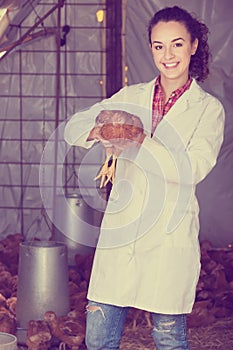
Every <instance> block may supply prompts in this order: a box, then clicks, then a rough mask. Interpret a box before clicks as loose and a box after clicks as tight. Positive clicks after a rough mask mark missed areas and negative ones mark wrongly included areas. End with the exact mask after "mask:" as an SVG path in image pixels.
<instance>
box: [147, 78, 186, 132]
mask: <svg viewBox="0 0 233 350" xmlns="http://www.w3.org/2000/svg"><path fill="white" fill-rule="evenodd" d="M191 83H192V78H189V79H188V81H187V82H186V83H185V84H184V85H183V86H182V87H180V88H179V89H177V90H175V91H173V92H172V94H171V96H170V97H169V99H168V101H167V102H166V103H164V100H165V95H164V92H163V89H162V87H161V84H160V77H158V78H157V79H156V81H155V89H154V98H153V102H152V131H151V134H152V135H153V134H154V131H155V129H156V128H157V126H158V124H159V122H160V121H161V120H162V118H163V116H164V115H165V114H167V112H168V111H169V110H170V108H171V107H172V106H173V105H174V104H175V103H176V101H177V100H178V98H179V97H180V96H181V95H182V94H183V93H184V92H185V91H187V90H188V89H189V87H190V85H191Z"/></svg>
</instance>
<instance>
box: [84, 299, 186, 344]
mask: <svg viewBox="0 0 233 350" xmlns="http://www.w3.org/2000/svg"><path fill="white" fill-rule="evenodd" d="M128 310H129V308H128V307H118V306H114V305H107V304H101V303H96V302H92V301H89V303H88V307H87V327H86V346H87V348H88V350H110V349H119V347H120V341H121V336H122V333H123V329H124V322H125V319H126V316H127V313H128ZM152 318H153V322H154V328H153V331H152V336H153V339H154V342H155V345H156V349H157V350H189V345H188V340H187V333H186V316H185V315H164V314H157V313H152Z"/></svg>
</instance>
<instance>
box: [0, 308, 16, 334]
mask: <svg viewBox="0 0 233 350" xmlns="http://www.w3.org/2000/svg"><path fill="white" fill-rule="evenodd" d="M0 332H4V333H10V334H15V332H16V319H15V318H14V317H13V316H12V315H11V314H10V312H9V311H8V310H7V309H4V308H3V307H2V309H1V310H0Z"/></svg>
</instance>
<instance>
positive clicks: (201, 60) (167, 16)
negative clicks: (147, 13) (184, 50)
mask: <svg viewBox="0 0 233 350" xmlns="http://www.w3.org/2000/svg"><path fill="white" fill-rule="evenodd" d="M169 21H175V22H181V23H183V24H184V25H185V27H186V29H187V30H188V32H189V33H190V35H191V43H193V42H194V40H195V39H196V38H197V39H198V48H197V51H196V53H195V55H192V56H191V61H190V66H189V74H190V75H191V76H192V77H193V78H195V79H197V81H204V80H205V79H206V78H207V76H208V74H209V58H210V50H209V45H208V34H209V29H208V27H207V26H206V25H205V24H204V23H202V22H200V21H198V20H197V19H196V18H195V17H194V16H192V15H191V14H190V13H189V12H187V11H186V10H184V9H182V8H180V7H178V6H174V7H165V8H164V9H162V10H160V11H158V12H156V13H155V14H154V16H153V17H152V18H151V20H150V22H149V25H148V36H149V42H150V45H151V44H152V43H151V32H152V29H153V27H154V26H155V25H156V24H157V23H158V22H169Z"/></svg>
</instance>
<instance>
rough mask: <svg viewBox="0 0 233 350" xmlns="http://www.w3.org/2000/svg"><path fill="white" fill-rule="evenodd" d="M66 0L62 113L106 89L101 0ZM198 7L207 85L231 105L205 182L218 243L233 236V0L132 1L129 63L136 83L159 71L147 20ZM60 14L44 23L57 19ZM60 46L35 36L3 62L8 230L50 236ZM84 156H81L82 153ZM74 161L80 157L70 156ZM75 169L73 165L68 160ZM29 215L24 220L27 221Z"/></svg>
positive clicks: (0, 212) (3, 205)
mask: <svg viewBox="0 0 233 350" xmlns="http://www.w3.org/2000/svg"><path fill="white" fill-rule="evenodd" d="M55 3H56V1H51V0H50V1H43V4H42V5H40V4H39V5H38V6H36V12H35V11H34V12H32V13H31V14H30V15H29V17H28V18H27V19H26V20H25V21H24V22H23V24H22V27H23V26H25V28H27V27H29V26H30V25H33V24H34V22H35V18H37V16H38V15H39V16H40V15H42V14H43V13H44V12H46V8H47V9H49V8H50V7H51V5H52V4H55ZM86 3H87V2H86V1H84V0H83V1H81V0H73V1H66V2H65V6H64V7H63V9H62V25H67V24H68V25H69V26H70V33H69V34H68V35H67V40H66V45H65V46H62V47H61V72H60V78H61V93H60V109H59V120H60V121H63V120H65V119H66V118H68V117H70V116H71V115H72V114H73V113H75V112H76V111H77V110H78V109H81V108H84V107H86V106H88V105H92V104H93V103H95V102H96V101H98V100H100V99H101V98H102V97H103V95H102V85H101V83H100V82H102V78H103V77H102V71H101V69H102V67H101V59H102V54H103V47H102V36H101V35H102V34H101V33H102V32H101V28H100V27H101V25H100V23H98V22H97V21H96V12H97V11H98V10H99V9H102V8H103V5H102V2H101V1H97V0H96V1H95V0H92V1H90V0H89V1H88V4H89V5H88V6H87V4H86ZM173 5H180V6H183V7H184V8H186V9H187V10H189V11H193V12H195V13H196V14H197V16H198V17H199V18H200V19H203V21H205V22H206V24H207V25H208V26H209V28H210V32H211V34H210V46H211V49H212V55H213V59H212V63H211V74H210V76H209V78H208V80H207V82H205V84H204V87H205V88H206V89H207V90H208V91H210V92H211V93H212V94H214V95H216V96H217V97H218V98H219V99H220V100H221V101H222V103H223V104H224V106H225V109H226V127H225V140H224V144H223V147H222V150H221V153H220V156H219V161H218V164H217V166H216V167H215V169H214V170H213V171H212V172H211V174H210V175H209V176H208V178H207V179H206V180H204V181H203V182H202V183H201V184H200V185H199V186H198V197H199V201H200V206H201V214H200V219H201V235H200V237H201V239H204V238H208V239H209V240H211V241H212V242H213V243H214V244H215V245H216V246H226V245H227V244H228V243H230V242H233V229H232V227H233V186H232V175H233V152H232V150H233V147H232V146H233V115H232V110H233V108H232V107H233V94H232V91H233V86H232V85H233V83H232V81H233V79H232V78H233V77H232V75H233V61H232V47H233V27H232V15H233V2H232V0H221V1H220V0H196V1H187V0H176V1H172V0H170V1H169V0H128V1H127V6H126V63H127V66H128V72H127V75H128V79H129V84H133V83H137V82H142V81H148V80H151V79H153V77H154V76H155V74H157V72H156V69H155V67H154V64H153V61H152V58H151V54H150V49H149V47H148V38H147V23H148V21H149V19H150V18H151V16H152V15H153V14H154V12H155V11H157V10H159V9H160V8H162V7H164V6H173ZM56 20H57V19H56V14H55V13H53V14H52V15H51V16H49V17H48V18H47V19H46V21H44V23H43V25H44V26H45V27H47V28H53V27H55V26H56ZM56 59H57V58H56V45H55V37H54V36H52V35H51V36H49V37H47V38H43V39H41V40H37V41H35V42H32V43H29V44H28V45H27V46H25V47H22V48H21V51H15V52H13V53H11V54H10V55H9V56H7V57H6V58H4V59H3V60H2V61H0V106H1V108H0V135H1V142H0V186H1V187H0V237H1V236H2V237H4V236H5V235H7V234H11V233H15V232H20V231H23V232H22V233H23V234H24V235H25V237H26V238H28V239H31V238H33V237H35V236H36V237H38V238H46V237H49V235H50V227H49V225H48V223H47V222H46V220H45V215H44V212H43V210H42V208H43V205H42V201H41V196H40V190H39V163H40V159H41V155H42V151H43V148H44V145H45V143H46V140H47V139H48V138H49V136H50V135H51V133H52V132H53V131H54V128H55V107H56V96H55V90H56V89H55V86H56ZM75 157H77V155H75ZM70 163H72V157H71V159H70ZM67 169H68V170H67V171H68V173H69V172H72V171H73V168H72V164H71V165H70V164H68V165H67ZM22 221H23V225H22Z"/></svg>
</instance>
